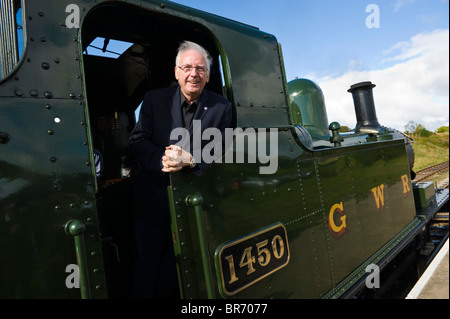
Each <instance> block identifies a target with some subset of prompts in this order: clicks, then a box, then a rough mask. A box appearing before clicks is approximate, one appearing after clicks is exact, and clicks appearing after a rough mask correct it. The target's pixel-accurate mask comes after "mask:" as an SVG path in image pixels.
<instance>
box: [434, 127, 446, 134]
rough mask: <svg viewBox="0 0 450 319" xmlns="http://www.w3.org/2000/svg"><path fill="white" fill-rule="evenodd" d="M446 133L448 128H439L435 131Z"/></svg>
mask: <svg viewBox="0 0 450 319" xmlns="http://www.w3.org/2000/svg"><path fill="white" fill-rule="evenodd" d="M448 131H449V129H448V126H441V127H440V128H438V129H437V130H436V133H444V132H448Z"/></svg>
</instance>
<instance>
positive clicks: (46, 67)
mask: <svg viewBox="0 0 450 319" xmlns="http://www.w3.org/2000/svg"><path fill="white" fill-rule="evenodd" d="M41 66H42V68H43V69H44V70H48V69H50V64H48V63H47V62H42V64H41Z"/></svg>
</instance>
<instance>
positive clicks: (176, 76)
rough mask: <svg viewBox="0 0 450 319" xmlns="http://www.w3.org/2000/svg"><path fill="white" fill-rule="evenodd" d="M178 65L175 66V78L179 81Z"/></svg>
mask: <svg viewBox="0 0 450 319" xmlns="http://www.w3.org/2000/svg"><path fill="white" fill-rule="evenodd" d="M177 69H178V68H177V67H175V79H177V81H178V72H177Z"/></svg>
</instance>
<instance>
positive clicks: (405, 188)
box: [401, 174, 411, 195]
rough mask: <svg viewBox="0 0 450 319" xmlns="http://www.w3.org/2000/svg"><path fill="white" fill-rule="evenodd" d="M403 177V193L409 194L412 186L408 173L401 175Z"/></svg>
mask: <svg viewBox="0 0 450 319" xmlns="http://www.w3.org/2000/svg"><path fill="white" fill-rule="evenodd" d="M401 179H402V184H403V195H406V194H408V193H409V192H410V191H411V188H409V183H408V181H409V180H408V175H406V174H405V175H402V176H401Z"/></svg>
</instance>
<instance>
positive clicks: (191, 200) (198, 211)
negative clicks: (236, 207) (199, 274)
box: [186, 195, 214, 299]
mask: <svg viewBox="0 0 450 319" xmlns="http://www.w3.org/2000/svg"><path fill="white" fill-rule="evenodd" d="M202 204H203V197H202V196H201V195H188V196H186V205H187V206H192V207H194V212H195V219H196V222H197V228H198V240H199V242H200V253H201V257H202V265H203V273H204V275H205V284H206V293H207V295H208V298H209V299H212V298H214V290H213V285H212V273H211V268H210V265H209V261H208V247H207V244H206V233H205V225H204V223H203V216H202V214H203V211H202Z"/></svg>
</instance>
